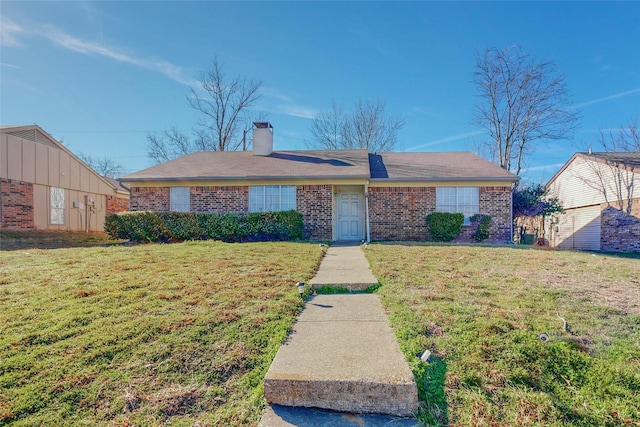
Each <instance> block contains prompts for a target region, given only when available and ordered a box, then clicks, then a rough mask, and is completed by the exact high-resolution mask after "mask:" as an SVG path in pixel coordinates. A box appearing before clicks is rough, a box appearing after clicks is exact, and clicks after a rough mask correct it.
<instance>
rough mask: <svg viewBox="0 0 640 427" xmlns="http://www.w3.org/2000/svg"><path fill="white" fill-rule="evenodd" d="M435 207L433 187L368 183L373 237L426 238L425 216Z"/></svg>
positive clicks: (376, 238)
mask: <svg viewBox="0 0 640 427" xmlns="http://www.w3.org/2000/svg"><path fill="white" fill-rule="evenodd" d="M435 210H436V189H435V188H434V187H370V188H369V226H370V230H371V239H372V240H427V238H428V235H429V234H428V230H427V225H426V222H425V218H426V216H427V215H428V214H430V213H431V212H434V211H435Z"/></svg>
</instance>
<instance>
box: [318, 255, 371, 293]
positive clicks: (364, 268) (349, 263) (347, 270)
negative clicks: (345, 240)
mask: <svg viewBox="0 0 640 427" xmlns="http://www.w3.org/2000/svg"><path fill="white" fill-rule="evenodd" d="M377 284H378V279H377V278H376V277H375V276H374V275H373V273H371V268H370V267H369V262H368V261H367V259H366V258H365V256H364V253H363V252H362V249H361V248H360V245H359V244H335V245H332V246H330V247H329V249H328V250H327V253H326V254H325V255H324V258H323V259H322V262H321V263H320V268H318V271H317V272H316V275H315V276H314V277H313V279H311V287H312V288H314V289H319V288H321V287H323V286H329V287H334V288H337V287H343V288H347V289H349V290H351V291H362V290H364V289H367V288H369V287H371V286H375V285H377Z"/></svg>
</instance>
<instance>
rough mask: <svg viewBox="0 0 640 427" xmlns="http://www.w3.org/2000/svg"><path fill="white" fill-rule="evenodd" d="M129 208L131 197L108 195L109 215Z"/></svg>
mask: <svg viewBox="0 0 640 427" xmlns="http://www.w3.org/2000/svg"><path fill="white" fill-rule="evenodd" d="M128 210H129V199H125V198H124V197H116V196H107V215H109V214H112V213H117V212H126V211H128Z"/></svg>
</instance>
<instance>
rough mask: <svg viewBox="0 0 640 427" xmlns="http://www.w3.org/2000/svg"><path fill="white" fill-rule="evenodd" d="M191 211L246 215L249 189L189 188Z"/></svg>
mask: <svg viewBox="0 0 640 427" xmlns="http://www.w3.org/2000/svg"><path fill="white" fill-rule="evenodd" d="M191 211H192V212H210V213H246V212H248V211H249V187H246V186H241V187H236V186H229V187H191Z"/></svg>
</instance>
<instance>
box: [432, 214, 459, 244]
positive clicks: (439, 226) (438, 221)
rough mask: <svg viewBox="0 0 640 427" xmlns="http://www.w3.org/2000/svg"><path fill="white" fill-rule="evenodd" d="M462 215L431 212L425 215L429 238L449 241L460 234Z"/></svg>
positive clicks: (437, 240)
mask: <svg viewBox="0 0 640 427" xmlns="http://www.w3.org/2000/svg"><path fill="white" fill-rule="evenodd" d="M463 222H464V215H463V214H461V213H449V212H433V213H430V214H429V215H427V227H428V228H429V235H430V236H431V240H434V241H436V242H450V241H452V240H453V239H455V238H456V237H458V236H459V235H460V230H461V229H462V223H463Z"/></svg>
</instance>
